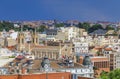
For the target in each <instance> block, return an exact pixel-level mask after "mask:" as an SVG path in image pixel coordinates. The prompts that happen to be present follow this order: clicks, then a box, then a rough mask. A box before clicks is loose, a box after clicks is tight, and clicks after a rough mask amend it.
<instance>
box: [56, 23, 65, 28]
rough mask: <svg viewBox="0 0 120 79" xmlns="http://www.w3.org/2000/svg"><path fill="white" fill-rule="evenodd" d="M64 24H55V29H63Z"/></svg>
mask: <svg viewBox="0 0 120 79" xmlns="http://www.w3.org/2000/svg"><path fill="white" fill-rule="evenodd" d="M63 26H64V23H59V24H55V27H63Z"/></svg>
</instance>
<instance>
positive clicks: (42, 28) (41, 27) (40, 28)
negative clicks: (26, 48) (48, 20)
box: [37, 25, 46, 32]
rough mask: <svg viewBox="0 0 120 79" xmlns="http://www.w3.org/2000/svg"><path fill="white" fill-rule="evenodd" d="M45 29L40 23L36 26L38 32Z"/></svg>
mask: <svg viewBox="0 0 120 79" xmlns="http://www.w3.org/2000/svg"><path fill="white" fill-rule="evenodd" d="M45 29H46V27H45V26H44V25H41V26H39V27H38V28H37V31H38V32H43V31H45Z"/></svg>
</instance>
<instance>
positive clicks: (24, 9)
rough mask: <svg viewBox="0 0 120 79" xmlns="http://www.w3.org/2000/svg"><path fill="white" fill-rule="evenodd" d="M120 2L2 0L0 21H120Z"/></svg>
mask: <svg viewBox="0 0 120 79" xmlns="http://www.w3.org/2000/svg"><path fill="white" fill-rule="evenodd" d="M119 2H120V1H119V0H115V1H113V0H111V1H110V0H109V1H108V0H92V1H91V0H12V1H10V0H1V1H0V10H1V11H0V20H12V21H16V20H17V21H25V20H26V21H34V20H54V19H56V20H61V21H65V20H79V21H111V22H119V21H120V18H119V17H120V15H119V14H120V9H119V7H120V5H119Z"/></svg>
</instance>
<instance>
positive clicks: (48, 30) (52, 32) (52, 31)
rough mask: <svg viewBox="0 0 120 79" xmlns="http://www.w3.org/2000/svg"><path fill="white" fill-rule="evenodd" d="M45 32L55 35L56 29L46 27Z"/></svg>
mask: <svg viewBox="0 0 120 79" xmlns="http://www.w3.org/2000/svg"><path fill="white" fill-rule="evenodd" d="M46 34H47V35H57V30H56V29H47V30H46Z"/></svg>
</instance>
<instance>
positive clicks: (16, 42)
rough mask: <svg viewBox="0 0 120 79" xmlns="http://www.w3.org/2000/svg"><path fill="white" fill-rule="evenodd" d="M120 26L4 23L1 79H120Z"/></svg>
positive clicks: (0, 42) (0, 48) (0, 27)
mask: <svg viewBox="0 0 120 79" xmlns="http://www.w3.org/2000/svg"><path fill="white" fill-rule="evenodd" d="M119 28H120V23H119V22H118V23H115V22H106V21H97V22H80V21H77V20H67V21H58V20H40V21H14V22H13V21H0V31H1V32H0V79H114V78H115V79H119V78H120V75H119V73H120V69H119V68H120V60H119V59H120V53H119V52H120V30H119Z"/></svg>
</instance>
